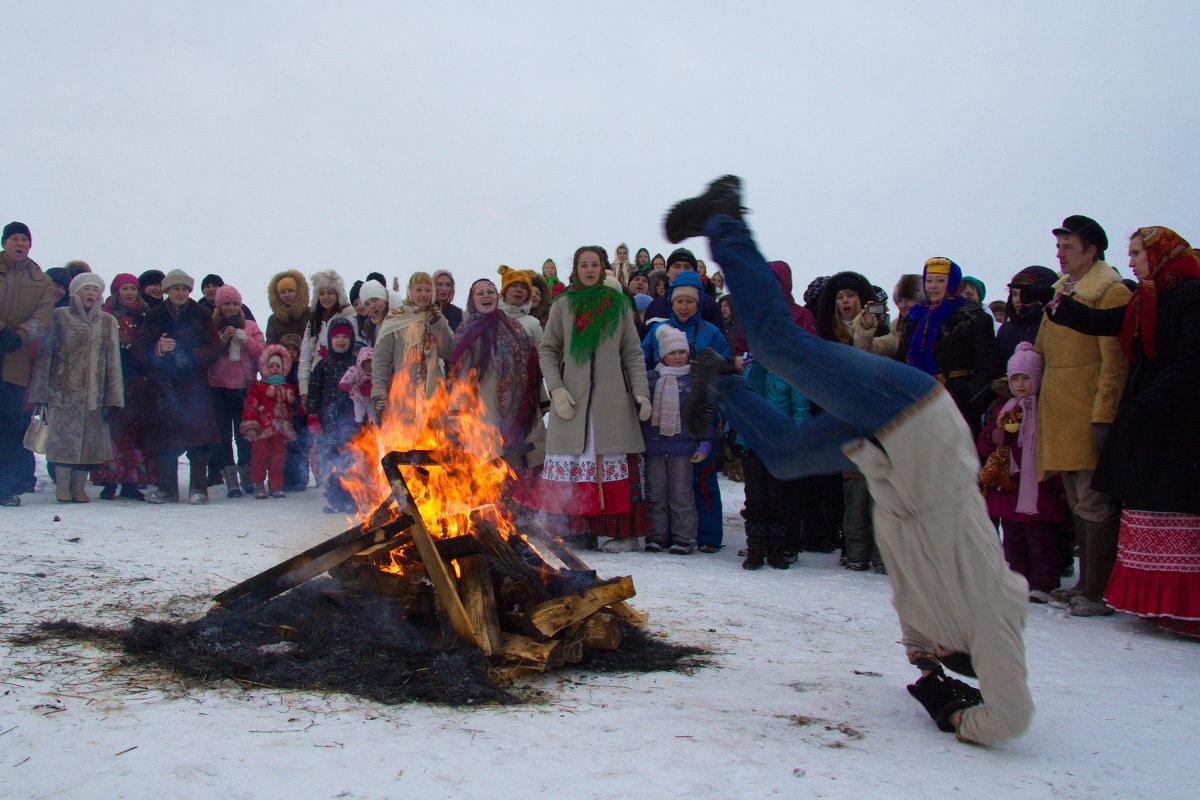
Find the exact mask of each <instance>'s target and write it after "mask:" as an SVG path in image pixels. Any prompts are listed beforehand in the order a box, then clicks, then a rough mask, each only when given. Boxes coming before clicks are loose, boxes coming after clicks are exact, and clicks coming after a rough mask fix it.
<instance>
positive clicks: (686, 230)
mask: <svg viewBox="0 0 1200 800" xmlns="http://www.w3.org/2000/svg"><path fill="white" fill-rule="evenodd" d="M741 191H742V179H741V178H739V177H738V176H736V175H722V176H721V177H719V178H717V179H716V180H714V181H713V182H712V183H710V184H708V188H706V189H705V190H704V194H701V195H698V196H696V197H689V198H688V199H686V200H680V201H679V202H678V203H676V204H675V205H674V206H672V207H671V210H670V211H668V212H667V216H666V217H665V218H664V219H663V232H664V233H666V235H667V241H669V242H671V243H672V244H679V243H680V242H682V241H683V240H684V239H690V238H691V237H693V236H700V235H702V234H703V233H704V223H706V222H708V219H709V217H715V216H717V215H718V214H725V215H726V216H730V217H733V218H734V219H741V218H742V212H743V211H744V210H745V209H743V208H742V195H741Z"/></svg>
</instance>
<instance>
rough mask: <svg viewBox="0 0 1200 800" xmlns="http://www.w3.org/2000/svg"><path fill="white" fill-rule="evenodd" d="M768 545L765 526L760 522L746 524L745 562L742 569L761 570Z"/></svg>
mask: <svg viewBox="0 0 1200 800" xmlns="http://www.w3.org/2000/svg"><path fill="white" fill-rule="evenodd" d="M768 545H769V534H768V533H767V525H766V524H765V523H762V522H747V523H746V560H745V561H743V562H742V569H762V565H763V563H764V562H765V561H766V559H767V547H768Z"/></svg>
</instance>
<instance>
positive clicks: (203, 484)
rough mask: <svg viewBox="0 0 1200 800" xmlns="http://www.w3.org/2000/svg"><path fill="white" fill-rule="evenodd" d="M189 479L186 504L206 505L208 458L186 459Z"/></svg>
mask: <svg viewBox="0 0 1200 800" xmlns="http://www.w3.org/2000/svg"><path fill="white" fill-rule="evenodd" d="M188 466H189V467H190V470H189V478H190V480H189V481H188V484H189V489H188V502H189V503H191V504H192V505H194V506H202V505H206V504H207V503H208V456H197V457H196V458H191V459H188Z"/></svg>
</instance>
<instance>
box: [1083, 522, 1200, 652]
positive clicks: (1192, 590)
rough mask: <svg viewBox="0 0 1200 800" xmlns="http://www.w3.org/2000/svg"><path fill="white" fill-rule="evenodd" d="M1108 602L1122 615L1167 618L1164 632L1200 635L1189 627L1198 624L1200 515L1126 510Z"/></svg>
mask: <svg viewBox="0 0 1200 800" xmlns="http://www.w3.org/2000/svg"><path fill="white" fill-rule="evenodd" d="M1104 599H1105V601H1106V602H1107V603H1108V604H1109V605H1110V606H1112V607H1113V608H1115V609H1117V610H1118V611H1125V612H1127V613H1130V614H1137V615H1138V616H1140V617H1162V618H1166V619H1165V620H1164V623H1166V624H1164V626H1163V627H1165V628H1168V629H1170V630H1174V631H1176V632H1178V633H1187V634H1190V635H1196V634H1197V633H1200V625H1189V624H1186V623H1200V514H1181V513H1173V512H1166V511H1138V510H1136V509H1129V508H1127V509H1125V510H1124V511H1123V512H1122V513H1121V532H1120V536H1119V538H1118V540H1117V563H1116V566H1114V567H1113V571H1112V576H1111V577H1110V578H1109V579H1108V586H1107V588H1106V589H1105V592H1104ZM1168 620H1169V622H1168ZM1180 623H1185V624H1183V625H1181V624H1180ZM1181 628H1186V629H1187V630H1182V629H1181Z"/></svg>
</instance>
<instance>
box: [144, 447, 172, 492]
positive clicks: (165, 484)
mask: <svg viewBox="0 0 1200 800" xmlns="http://www.w3.org/2000/svg"><path fill="white" fill-rule="evenodd" d="M155 458H156V459H157V461H158V485H157V486H155V487H154V488H153V489H151V490H150V491H148V492H146V502H147V503H178V502H179V457H178V456H175V455H170V454H164V453H160V454H158V455H157V456H156V457H155Z"/></svg>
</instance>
